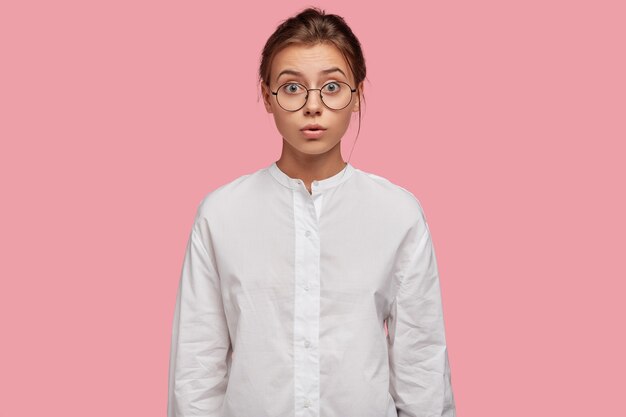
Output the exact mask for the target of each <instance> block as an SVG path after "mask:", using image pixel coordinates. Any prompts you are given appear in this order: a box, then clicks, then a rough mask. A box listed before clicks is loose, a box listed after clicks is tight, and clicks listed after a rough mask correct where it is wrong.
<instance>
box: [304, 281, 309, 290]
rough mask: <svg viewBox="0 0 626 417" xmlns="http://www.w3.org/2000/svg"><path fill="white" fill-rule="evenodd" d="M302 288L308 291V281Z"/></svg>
mask: <svg viewBox="0 0 626 417" xmlns="http://www.w3.org/2000/svg"><path fill="white" fill-rule="evenodd" d="M304 290H305V291H308V290H309V283H308V282H307V283H305V284H304Z"/></svg>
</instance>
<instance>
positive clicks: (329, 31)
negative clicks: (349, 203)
mask: <svg viewBox="0 0 626 417" xmlns="http://www.w3.org/2000/svg"><path fill="white" fill-rule="evenodd" d="M319 43H329V44H332V45H334V46H335V47H337V49H339V51H340V52H341V53H342V54H343V56H344V58H345V59H346V61H347V62H348V66H349V67H350V70H351V71H352V76H353V77H354V81H355V83H356V86H355V88H358V86H359V84H361V82H362V81H363V80H365V78H366V70H365V58H364V57H363V51H362V50H361V43H360V42H359V40H358V39H357V37H356V36H355V35H354V33H352V29H350V27H349V26H348V24H347V23H346V22H345V20H344V19H343V17H341V16H338V15H335V14H326V13H325V11H324V10H321V9H319V8H317V7H309V8H307V9H304V10H302V11H301V12H300V13H298V14H297V15H295V16H293V17H290V18H288V19H286V20H284V21H283V22H282V23H281V24H279V25H278V26H277V27H276V30H275V31H274V33H272V35H271V36H270V37H269V38H268V40H267V42H266V43H265V46H264V47H263V53H262V55H261V65H260V67H259V82H260V83H264V84H265V85H266V86H267V87H268V88H269V85H270V71H271V66H272V60H273V59H274V56H276V54H277V53H278V52H279V51H281V50H282V49H283V48H285V47H287V46H289V45H293V44H298V45H317V44H319ZM361 96H362V94H361V90H360V89H358V90H357V97H358V99H359V100H361V98H362V99H363V101H365V97H361ZM363 96H364V95H363ZM360 130H361V106H360V105H359V130H358V131H357V138H358V136H359V132H360ZM348 160H349V158H348Z"/></svg>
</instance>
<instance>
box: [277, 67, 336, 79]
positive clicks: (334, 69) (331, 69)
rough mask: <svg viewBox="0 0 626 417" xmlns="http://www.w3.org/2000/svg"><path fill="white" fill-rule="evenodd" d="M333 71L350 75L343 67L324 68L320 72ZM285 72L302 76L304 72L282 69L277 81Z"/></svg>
mask: <svg viewBox="0 0 626 417" xmlns="http://www.w3.org/2000/svg"><path fill="white" fill-rule="evenodd" d="M332 72H340V73H342V74H343V76H344V77H346V78H348V76H347V75H346V73H345V72H343V71H342V70H341V68H338V67H332V68H328V69H325V70H322V71H320V74H330V73H332ZM284 74H291V75H297V76H302V73H301V72H298V71H296V70H292V69H286V70H283V71H281V72H280V74H278V76H277V77H276V81H278V79H279V78H280V76H281V75H284Z"/></svg>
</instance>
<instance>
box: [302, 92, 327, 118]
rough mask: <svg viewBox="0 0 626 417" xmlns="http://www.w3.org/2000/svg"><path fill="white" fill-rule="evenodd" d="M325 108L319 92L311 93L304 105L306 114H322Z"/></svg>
mask: <svg viewBox="0 0 626 417" xmlns="http://www.w3.org/2000/svg"><path fill="white" fill-rule="evenodd" d="M323 107H324V103H322V98H321V97H320V92H319V90H313V91H309V97H308V98H307V100H306V103H305V104H304V114H320V113H321V112H322V108H323Z"/></svg>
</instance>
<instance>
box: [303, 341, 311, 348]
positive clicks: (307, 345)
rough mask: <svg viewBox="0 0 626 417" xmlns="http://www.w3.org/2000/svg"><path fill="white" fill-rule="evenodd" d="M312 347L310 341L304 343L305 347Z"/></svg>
mask: <svg viewBox="0 0 626 417" xmlns="http://www.w3.org/2000/svg"><path fill="white" fill-rule="evenodd" d="M310 346H311V342H309V341H308V340H305V341H304V347H307V348H308V347H310Z"/></svg>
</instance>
